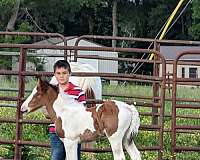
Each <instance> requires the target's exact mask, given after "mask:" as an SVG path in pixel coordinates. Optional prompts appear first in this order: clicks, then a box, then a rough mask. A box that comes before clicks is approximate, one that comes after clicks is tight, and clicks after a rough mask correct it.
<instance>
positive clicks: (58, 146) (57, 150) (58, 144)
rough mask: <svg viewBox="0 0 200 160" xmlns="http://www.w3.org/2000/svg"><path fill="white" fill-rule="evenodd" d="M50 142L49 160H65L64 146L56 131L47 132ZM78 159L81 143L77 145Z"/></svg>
mask: <svg viewBox="0 0 200 160" xmlns="http://www.w3.org/2000/svg"><path fill="white" fill-rule="evenodd" d="M49 135H50V144H51V160H65V147H64V144H63V142H62V141H61V140H60V138H59V137H58V136H57V134H56V133H49ZM77 156H78V160H80V159H81V145H80V144H78V147H77Z"/></svg>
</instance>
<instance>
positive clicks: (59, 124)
mask: <svg viewBox="0 0 200 160" xmlns="http://www.w3.org/2000/svg"><path fill="white" fill-rule="evenodd" d="M55 126H56V133H57V135H58V137H60V138H65V132H64V130H63V129H62V119H61V118H60V117H58V118H57V119H56V121H55Z"/></svg>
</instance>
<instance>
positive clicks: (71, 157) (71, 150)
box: [63, 138, 78, 160]
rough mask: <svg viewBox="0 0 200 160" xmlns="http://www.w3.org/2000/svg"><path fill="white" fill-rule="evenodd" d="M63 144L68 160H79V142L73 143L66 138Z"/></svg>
mask: <svg viewBox="0 0 200 160" xmlns="http://www.w3.org/2000/svg"><path fill="white" fill-rule="evenodd" d="M63 143H64V146H65V152H66V160H78V157H77V147H78V141H72V140H70V139H67V138H64V139H63Z"/></svg>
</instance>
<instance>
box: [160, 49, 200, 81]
mask: <svg viewBox="0 0 200 160" xmlns="http://www.w3.org/2000/svg"><path fill="white" fill-rule="evenodd" d="M187 50H200V46H160V52H161V54H163V55H164V57H165V59H166V60H174V59H175V58H176V56H177V54H178V53H180V52H183V51H187ZM180 60H185V61H199V62H200V54H199V55H185V56H183V57H181V58H180ZM161 71H162V70H161V69H160V75H161ZM166 73H173V64H166ZM177 77H178V78H200V66H197V65H178V66H177Z"/></svg>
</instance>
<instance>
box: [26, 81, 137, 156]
mask: <svg viewBox="0 0 200 160" xmlns="http://www.w3.org/2000/svg"><path fill="white" fill-rule="evenodd" d="M41 106H46V110H47V112H48V114H49V116H50V118H51V120H52V121H53V122H54V124H55V126H56V132H57V134H58V136H59V137H60V138H61V140H62V141H63V143H64V146H65V151H66V159H67V160H77V144H78V143H81V142H88V141H93V140H95V139H96V138H97V137H99V136H102V135H106V136H107V138H108V140H109V142H110V144H111V148H112V152H113V156H114V160H125V156H124V152H123V145H124V147H125V149H126V150H127V152H128V153H129V155H130V157H131V159H132V160H140V159H141V157H140V153H139V151H138V149H137V148H136V146H135V144H134V142H133V141H132V135H133V133H137V132H138V128H139V125H140V119H139V114H138V112H137V110H136V108H135V107H134V106H133V105H128V104H126V103H124V102H120V101H105V102H104V103H103V104H101V105H98V106H97V107H92V108H86V107H85V106H84V105H83V104H80V103H77V102H76V101H75V100H74V99H72V98H71V97H69V96H68V95H66V94H64V93H63V92H62V91H61V90H60V91H59V88H58V87H56V86H53V85H51V84H49V83H48V82H46V81H43V80H41V79H39V80H38V84H37V88H36V93H35V94H34V95H33V97H32V98H31V100H30V102H29V103H28V107H27V108H26V109H27V111H28V112H33V111H35V110H37V109H39V108H40V107H41ZM23 109H25V108H23ZM24 111H25V110H24Z"/></svg>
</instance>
